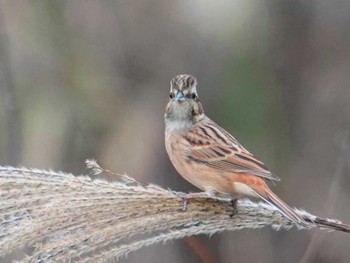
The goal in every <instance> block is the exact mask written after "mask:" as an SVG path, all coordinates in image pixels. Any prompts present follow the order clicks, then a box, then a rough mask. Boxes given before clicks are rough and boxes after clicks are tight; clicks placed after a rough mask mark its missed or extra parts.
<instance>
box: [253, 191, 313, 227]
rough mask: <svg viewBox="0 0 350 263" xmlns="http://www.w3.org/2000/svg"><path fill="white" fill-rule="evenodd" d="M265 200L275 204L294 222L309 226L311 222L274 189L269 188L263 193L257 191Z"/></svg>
mask: <svg viewBox="0 0 350 263" xmlns="http://www.w3.org/2000/svg"><path fill="white" fill-rule="evenodd" d="M257 194H258V195H259V196H260V197H261V198H262V199H263V200H264V201H266V202H267V203H269V204H270V205H273V206H274V207H276V208H277V209H278V211H280V212H281V213H282V214H283V215H284V216H286V217H287V218H288V219H290V220H291V221H293V222H294V223H296V224H298V225H300V226H303V227H307V226H308V225H309V224H308V223H307V222H306V221H305V220H304V218H302V217H301V216H300V215H298V214H297V213H296V212H295V211H294V209H293V208H291V207H290V206H289V205H287V204H286V203H285V202H283V201H282V200H281V199H280V198H279V197H278V196H277V195H275V194H274V193H273V192H272V191H270V190H268V191H266V192H264V193H263V194H260V193H257Z"/></svg>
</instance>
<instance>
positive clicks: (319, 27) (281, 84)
mask: <svg viewBox="0 0 350 263" xmlns="http://www.w3.org/2000/svg"><path fill="white" fill-rule="evenodd" d="M0 3H1V5H0V164H1V165H14V166H22V165H23V166H27V167H36V168H43V169H55V170H63V171H66V172H72V173H75V174H81V173H87V172H88V171H87V170H86V168H85V165H84V160H85V159H87V158H96V159H97V160H98V161H99V163H100V164H101V165H102V166H104V167H105V168H106V169H111V170H114V171H116V172H126V173H127V174H128V175H130V176H133V177H135V178H136V179H137V180H139V181H141V182H142V183H155V184H158V185H160V186H162V187H170V188H172V189H175V190H179V191H195V190H196V189H195V188H194V187H192V186H191V185H189V184H188V183H187V182H185V181H184V180H183V179H182V178H181V177H180V176H179V175H178V174H177V173H176V171H175V170H174V168H173V167H172V165H171V163H170V162H169V160H168V157H167V155H166V152H165V149H164V138H163V133H164V127H163V110H164V106H165V104H166V102H167V99H168V89H169V81H170V79H171V78H172V77H173V76H175V75H177V74H180V73H190V74H193V75H195V76H196V77H197V79H198V82H199V85H198V90H199V96H200V99H201V101H202V102H203V104H204V106H205V111H206V113H207V115H209V116H210V117H211V118H212V119H214V120H215V121H216V122H218V123H219V124H220V125H221V126H223V127H225V128H226V129H227V130H228V131H230V132H231V133H233V134H234V135H235V136H236V137H237V138H238V139H239V140H240V142H241V143H242V144H243V145H245V147H246V148H248V149H249V150H250V151H252V152H253V153H255V155H257V156H259V157H260V159H262V160H263V161H264V162H265V163H266V164H267V166H268V167H269V168H270V169H271V170H272V171H273V172H274V173H275V174H277V175H278V176H279V177H281V178H282V181H281V182H279V183H278V184H277V185H276V186H275V187H274V191H275V192H276V193H277V194H278V195H279V196H280V197H282V198H283V199H284V200H285V201H286V202H287V203H289V204H291V205H294V206H296V207H302V208H304V209H306V210H308V211H310V212H312V213H314V214H318V215H321V216H329V217H337V218H339V219H342V220H343V221H345V222H350V205H349V204H350V196H349V186H350V177H349V174H350V169H349V162H350V161H349V160H350V154H349V144H350V139H349V130H350V124H349V121H350V85H349V83H350V15H349V14H350V1H346V0H339V1H338V0H337V1H321V0H319V1H316V0H312V1H303V0H298V1H286V0H285V1H273V0H261V1H258V0H256V1H246V0H234V1H222V0H220V1H211V0H192V1H185V0H183V1H159V0H151V1H141V0H139V1H93V0H75V1H68V0H67V1H63V0H62V1H61V0H60V1H58V0H56V1H53V0H52V1H18V0H14V1H1V2H0ZM58 198H59V196H58ZM349 240H350V239H349V235H346V234H343V233H334V232H333V233H321V232H320V231H296V230H291V231H281V232H276V231H273V230H271V229H268V228H266V229H262V230H242V231H237V232H225V233H222V234H218V235H215V236H212V237H210V238H209V237H207V236H202V237H195V238H190V239H187V240H177V241H173V242H169V243H167V244H160V245H157V246H153V247H149V248H144V249H141V250H139V251H137V252H135V253H132V254H130V255H129V256H128V257H127V258H124V259H123V260H122V261H121V262H155V263H156V262H167V263H175V262H224V263H226V262H227V263H228V262H349V260H350V250H349V245H350V241H349ZM199 254H200V255H201V256H199Z"/></svg>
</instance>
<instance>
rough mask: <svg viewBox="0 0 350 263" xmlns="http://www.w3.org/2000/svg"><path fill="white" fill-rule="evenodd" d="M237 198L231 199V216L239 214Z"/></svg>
mask: <svg viewBox="0 0 350 263" xmlns="http://www.w3.org/2000/svg"><path fill="white" fill-rule="evenodd" d="M237 200H238V199H237V198H235V199H231V201H230V204H229V205H230V207H231V211H230V213H229V216H230V217H231V218H232V217H234V216H235V215H237V213H238V207H237Z"/></svg>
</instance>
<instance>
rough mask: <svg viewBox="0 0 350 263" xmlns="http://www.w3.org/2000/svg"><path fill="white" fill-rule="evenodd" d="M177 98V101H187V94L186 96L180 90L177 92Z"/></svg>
mask: <svg viewBox="0 0 350 263" xmlns="http://www.w3.org/2000/svg"><path fill="white" fill-rule="evenodd" d="M175 100H176V101H180V102H183V101H185V96H184V94H183V93H182V92H181V91H179V92H178V93H177V94H176V97H175Z"/></svg>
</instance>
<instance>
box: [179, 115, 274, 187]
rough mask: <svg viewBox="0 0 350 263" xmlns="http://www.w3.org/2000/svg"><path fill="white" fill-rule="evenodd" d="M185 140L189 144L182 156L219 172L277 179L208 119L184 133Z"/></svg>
mask: <svg viewBox="0 0 350 263" xmlns="http://www.w3.org/2000/svg"><path fill="white" fill-rule="evenodd" d="M185 139H186V140H187V141H188V142H189V143H190V144H191V146H192V147H191V150H189V152H187V153H186V156H185V157H186V158H188V159H192V160H194V161H197V162H199V163H202V164H205V165H207V166H210V167H212V168H215V169H218V170H221V171H227V172H233V173H248V174H253V175H257V176H259V177H262V178H265V179H268V180H271V181H279V180H280V179H279V178H278V177H277V176H275V175H273V174H272V173H271V172H270V171H269V170H268V168H267V167H266V166H265V165H264V164H263V163H262V162H261V161H259V160H258V159H256V158H255V157H254V156H253V155H252V154H251V153H250V152H249V151H247V150H246V149H245V148H243V147H242V146H241V145H240V144H239V143H238V141H237V140H236V139H235V138H234V137H233V136H232V135H231V134H229V133H228V132H227V131H225V130H224V129H223V128H221V127H220V126H218V125H217V124H216V123H214V122H213V121H211V120H210V119H207V121H203V122H199V123H197V124H196V125H195V126H194V127H193V128H192V129H191V130H190V131H189V132H188V133H186V135H185Z"/></svg>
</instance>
